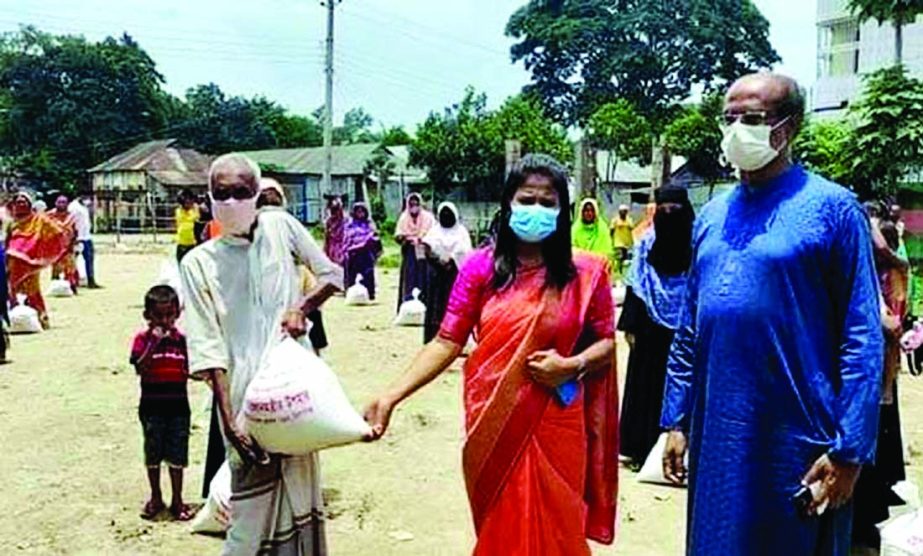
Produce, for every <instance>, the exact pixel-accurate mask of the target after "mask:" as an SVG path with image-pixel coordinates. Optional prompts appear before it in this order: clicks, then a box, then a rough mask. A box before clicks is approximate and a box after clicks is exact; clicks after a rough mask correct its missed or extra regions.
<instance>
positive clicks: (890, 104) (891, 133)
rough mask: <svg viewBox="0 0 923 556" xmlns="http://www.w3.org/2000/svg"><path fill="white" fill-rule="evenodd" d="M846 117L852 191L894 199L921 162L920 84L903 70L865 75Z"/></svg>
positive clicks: (922, 94) (922, 118)
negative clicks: (849, 126)
mask: <svg viewBox="0 0 923 556" xmlns="http://www.w3.org/2000/svg"><path fill="white" fill-rule="evenodd" d="M849 113H850V117H851V118H852V119H853V120H854V121H855V129H854V133H853V140H852V141H851V147H850V149H849V154H848V156H849V164H850V167H849V174H850V176H851V179H852V182H853V183H852V184H851V185H853V187H854V188H855V189H856V190H857V192H859V193H860V195H864V196H870V197H877V198H882V197H885V196H887V195H889V194H892V193H894V191H895V190H896V189H897V188H898V186H899V184H900V183H901V182H902V181H903V180H904V178H905V177H906V176H907V174H908V173H909V172H911V171H913V170H915V169H918V168H919V166H920V161H921V160H923V81H921V80H919V79H914V78H911V77H909V76H908V75H907V72H906V70H905V69H904V67H903V66H894V67H891V68H886V69H882V70H879V71H876V72H874V73H872V74H869V75H868V76H866V78H865V91H864V93H863V95H862V97H860V99H859V101H858V102H856V103H854V104H853V105H852V106H851V107H850V110H849Z"/></svg>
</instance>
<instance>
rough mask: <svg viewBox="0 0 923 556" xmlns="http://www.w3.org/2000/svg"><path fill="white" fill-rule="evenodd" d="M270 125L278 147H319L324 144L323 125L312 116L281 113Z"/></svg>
mask: <svg viewBox="0 0 923 556" xmlns="http://www.w3.org/2000/svg"><path fill="white" fill-rule="evenodd" d="M271 125H272V130H273V134H274V135H275V136H276V146H278V147H279V148H283V149H288V148H297V147H319V146H321V145H323V144H324V129H323V126H321V125H320V123H318V121H317V120H316V119H314V118H311V117H307V116H299V115H297V114H287V113H283V114H282V115H281V116H280V117H279V118H277V119H276V120H274V121H273V122H272V123H271Z"/></svg>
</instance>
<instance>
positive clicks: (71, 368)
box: [0, 250, 923, 556]
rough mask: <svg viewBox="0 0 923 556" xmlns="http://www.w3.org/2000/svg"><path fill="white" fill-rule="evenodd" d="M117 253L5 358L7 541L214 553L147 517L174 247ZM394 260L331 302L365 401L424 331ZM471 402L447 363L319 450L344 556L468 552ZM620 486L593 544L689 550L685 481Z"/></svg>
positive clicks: (908, 391) (624, 477) (18, 545)
mask: <svg viewBox="0 0 923 556" xmlns="http://www.w3.org/2000/svg"><path fill="white" fill-rule="evenodd" d="M105 251H106V250H104V252H103V253H102V254H101V255H100V256H99V257H98V262H97V266H98V270H97V274H98V276H99V280H100V282H101V283H102V284H103V285H104V286H105V289H103V290H99V291H85V290H84V291H81V294H80V296H78V297H77V298H74V299H51V300H49V303H50V306H51V311H52V316H51V318H52V326H53V329H52V330H51V331H49V332H47V333H44V334H40V335H36V336H30V337H15V338H14V340H13V348H12V352H11V356H12V358H13V360H14V361H13V363H12V364H11V365H8V366H6V367H2V368H0V446H2V450H0V469H2V470H3V486H2V489H0V505H2V507H3V508H4V510H3V511H2V514H0V547H3V549H2V553H3V554H14V553H21V554H88V555H91V554H92V555H98V554H137V555H147V554H163V555H176V554H209V553H211V554H214V553H217V552H218V550H219V548H220V540H218V539H215V538H209V537H202V536H198V535H192V534H190V533H189V528H188V526H187V525H185V524H177V523H171V522H157V523H148V522H145V521H142V520H141V519H140V518H139V517H138V510H139V509H140V507H141V504H142V502H143V500H144V499H145V495H146V494H147V492H146V489H147V486H146V481H145V478H144V469H143V466H142V445H141V430H140V426H139V424H138V420H137V396H138V385H137V378H136V376H135V374H134V372H133V370H132V369H131V368H130V367H129V365H128V344H129V340H130V338H131V337H132V335H133V333H134V332H135V331H136V330H137V329H138V328H139V327H140V326H141V325H142V324H143V320H142V317H141V304H142V300H143V293H144V291H145V290H146V288H147V287H148V286H149V285H150V284H151V283H152V282H153V281H154V279H155V278H156V276H157V274H158V271H159V268H160V264H161V262H162V261H163V260H164V258H165V256H166V255H165V254H164V253H165V251H164V253H160V254H158V253H139V252H134V253H132V252H126V251H121V252H113V251H112V250H109V252H105ZM385 272H386V271H381V273H382V276H381V278H382V284H383V288H382V290H383V291H382V299H381V302H380V304H379V305H378V306H374V307H369V308H362V309H358V308H347V307H345V306H344V305H343V304H342V301H341V300H339V299H337V300H334V301H333V302H332V303H331V304H330V305H329V306H328V307H327V308H326V310H325V315H324V316H325V319H326V322H327V330H328V335H329V337H330V340H331V345H332V347H331V348H330V349H329V351H328V352H327V353H326V354H325V357H326V358H327V359H328V361H329V362H330V364H331V366H332V367H333V369H334V370H336V371H337V372H338V374H339V376H340V378H341V380H342V382H343V384H344V387H345V389H346V391H347V392H348V394H349V396H350V398H351V399H352V400H353V402H354V403H355V404H356V405H357V406H359V407H361V406H362V405H363V404H364V403H365V402H366V401H367V400H368V399H370V398H371V396H372V395H373V394H374V393H375V392H377V391H378V390H379V389H381V388H383V387H384V386H385V385H386V384H387V383H389V382H390V381H392V380H393V379H394V378H395V377H396V376H397V375H399V374H400V373H401V372H402V371H403V369H404V366H405V365H406V364H407V363H408V362H409V360H410V358H411V357H412V355H413V353H414V352H415V350H416V349H417V348H418V347H419V345H420V343H421V336H422V333H421V331H420V330H418V329H396V328H393V327H392V326H391V319H392V316H393V310H394V307H395V296H396V276H395V273H394V271H390V272H389V273H387V274H385ZM624 354H625V350H624V349H622V350H621V355H622V358H624ZM623 369H624V365H622V366H621V368H620V372H623ZM902 380H903V382H902V388H903V390H902V396H903V410H904V428H905V433H906V436H905V438H906V439H907V440H908V441H909V443H910V446H911V449H912V450H913V452H914V457H913V459H912V466H911V468H910V469H909V471H910V474H911V475H912V476H913V477H914V479H915V480H916V481H917V483H918V484H923V457H921V455H920V452H919V449H921V448H923V379H913V378H911V377H904V378H903V379H902ZM190 395H191V402H192V408H193V433H192V442H191V454H190V459H191V467H190V469H189V470H188V473H187V485H186V489H185V492H186V495H187V498H188V499H189V500H190V501H198V493H199V492H200V491H201V480H202V478H201V473H202V464H203V459H204V451H205V442H206V436H207V425H208V412H207V411H208V406H207V400H208V393H207V391H206V388H205V387H204V386H203V385H201V384H192V385H191V386H190ZM460 401H461V391H460V386H459V374H458V372H457V371H454V372H449V373H447V374H445V375H443V376H442V377H441V378H439V379H438V380H437V381H436V382H435V383H434V384H433V385H431V386H430V387H428V388H426V389H425V390H423V391H422V392H421V393H420V394H419V395H418V396H416V398H414V399H412V400H411V401H409V402H408V403H406V404H405V405H404V406H402V408H401V409H400V410H399V411H398V413H397V414H396V416H395V418H394V422H393V425H392V428H391V430H390V433H389V435H388V436H387V437H386V439H385V440H383V441H382V442H380V443H378V444H375V445H359V446H352V447H348V448H339V449H335V450H331V451H329V452H326V453H324V454H323V456H322V465H323V473H324V487H325V493H326V494H327V496H328V498H329V500H330V504H329V508H328V509H329V511H330V520H329V521H328V527H329V528H328V539H329V543H330V548H331V552H332V553H333V554H348V555H366V554H369V555H371V554H375V555H389V554H413V555H417V554H419V555H463V554H468V553H469V552H470V548H471V546H472V542H473V534H472V527H471V522H470V517H469V513H468V508H467V504H466V501H465V495H464V488H463V482H462V477H461V470H460V446H461V439H462V418H461V413H460ZM164 486H165V488H167V490H168V486H167V481H166V476H164ZM620 498H621V526H620V531H619V537H618V540H617V544H616V546H615V547H600V546H594V547H593V548H594V553H595V554H616V553H619V554H630V555H640V556H643V555H673V554H681V553H682V546H683V535H684V519H685V507H684V506H685V491H683V490H678V489H672V488H666V487H655V486H645V485H640V484H638V483H637V482H636V481H635V480H634V478H633V475H632V473H630V472H629V471H627V470H624V469H623V471H622V474H621V496H620Z"/></svg>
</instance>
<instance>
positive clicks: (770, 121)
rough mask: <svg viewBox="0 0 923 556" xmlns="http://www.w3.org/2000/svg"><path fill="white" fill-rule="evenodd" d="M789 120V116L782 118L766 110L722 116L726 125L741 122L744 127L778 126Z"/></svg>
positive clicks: (731, 113) (721, 119)
mask: <svg viewBox="0 0 923 556" xmlns="http://www.w3.org/2000/svg"><path fill="white" fill-rule="evenodd" d="M787 119H788V116H786V117H784V118H780V117H779V115H777V114H773V113H772V112H768V111H765V110H755V111H751V112H725V113H724V114H722V115H721V118H720V121H721V123H723V124H724V125H728V126H729V125H733V124H736V123H737V122H740V123H742V124H744V125H772V126H774V125H776V124H778V123H780V122H782V121H785V120H787Z"/></svg>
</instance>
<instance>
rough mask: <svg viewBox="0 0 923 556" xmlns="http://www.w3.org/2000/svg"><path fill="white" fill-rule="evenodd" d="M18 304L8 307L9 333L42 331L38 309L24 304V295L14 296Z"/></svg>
mask: <svg viewBox="0 0 923 556" xmlns="http://www.w3.org/2000/svg"><path fill="white" fill-rule="evenodd" d="M16 299H17V300H18V302H19V305H17V306H15V307H13V308H12V309H10V334H36V333H38V332H41V331H42V323H41V321H40V320H39V318H38V311H36V310H35V309H33V308H32V307H29V306H28V305H26V296H24V295H22V294H20V295H18V296H17V297H16Z"/></svg>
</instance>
